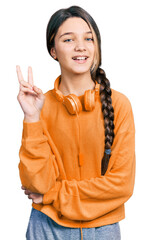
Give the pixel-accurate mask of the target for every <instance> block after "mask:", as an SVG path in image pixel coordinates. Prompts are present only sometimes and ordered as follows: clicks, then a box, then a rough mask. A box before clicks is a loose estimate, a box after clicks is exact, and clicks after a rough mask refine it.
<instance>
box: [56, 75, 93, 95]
mask: <svg viewBox="0 0 152 240" xmlns="http://www.w3.org/2000/svg"><path fill="white" fill-rule="evenodd" d="M94 88H95V82H94V81H93V80H92V78H91V74H90V73H85V74H71V73H70V74H63V73H61V82H60V84H59V90H60V91H61V92H62V94H63V95H69V94H71V93H72V94H75V95H76V96H81V95H83V94H84V92H85V91H86V90H88V89H91V90H93V89H94Z"/></svg>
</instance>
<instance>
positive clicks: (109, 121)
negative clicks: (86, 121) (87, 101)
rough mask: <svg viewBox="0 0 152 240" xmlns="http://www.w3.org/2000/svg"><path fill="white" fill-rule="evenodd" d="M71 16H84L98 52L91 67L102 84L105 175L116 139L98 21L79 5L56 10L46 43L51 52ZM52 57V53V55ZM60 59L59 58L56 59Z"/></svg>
mask: <svg viewBox="0 0 152 240" xmlns="http://www.w3.org/2000/svg"><path fill="white" fill-rule="evenodd" d="M70 17H79V18H82V19H83V20H84V21H85V22H86V23H87V24H88V26H89V27H90V29H91V30H92V34H93V39H94V44H95V48H96V52H95V53H96V54H95V57H94V61H93V64H92V66H91V69H90V73H91V77H92V79H93V81H95V80H96V81H97V82H98V83H99V84H100V90H99V91H100V100H101V103H102V113H103V117H104V127H105V151H104V156H103V158H102V160H101V175H105V173H106V171H107V168H108V163H109V160H110V157H111V146H112V143H113V140H114V136H115V135H114V109H113V106H112V99H111V89H110V82H109V80H108V79H107V78H106V74H105V71H104V70H103V69H102V68H100V65H101V37H100V32H99V29H98V27H97V24H96V22H95V21H94V19H93V18H92V17H91V15H90V14H89V13H88V12H87V11H85V10H84V9H83V8H81V7H79V6H71V7H69V8H63V9H60V10H58V11H56V12H55V13H54V14H53V15H52V16H51V18H50V20H49V22H48V25H47V29H46V44H47V49H48V52H49V54H50V55H51V49H52V48H53V47H54V39H55V36H56V34H57V31H58V29H59V27H60V26H61V24H62V23H63V22H64V21H65V20H67V19H68V18H70ZM51 57H52V55H51ZM55 60H56V61H58V59H55Z"/></svg>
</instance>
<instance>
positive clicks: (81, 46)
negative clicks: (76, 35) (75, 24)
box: [74, 41, 86, 52]
mask: <svg viewBox="0 0 152 240" xmlns="http://www.w3.org/2000/svg"><path fill="white" fill-rule="evenodd" d="M74 50H75V51H80V52H83V51H86V47H85V44H84V42H83V41H77V42H76V44H75V48H74Z"/></svg>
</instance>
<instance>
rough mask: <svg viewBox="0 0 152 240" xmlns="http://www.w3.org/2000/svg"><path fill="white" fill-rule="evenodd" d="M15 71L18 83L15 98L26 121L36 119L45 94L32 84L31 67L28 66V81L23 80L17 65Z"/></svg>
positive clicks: (38, 116)
mask: <svg viewBox="0 0 152 240" xmlns="http://www.w3.org/2000/svg"><path fill="white" fill-rule="evenodd" d="M16 71H17V76H18V80H19V84H20V90H19V94H18V95H17V100H18V101H19V103H20V105H21V108H22V110H23V112H24V120H26V121H28V122H35V121H38V120H39V118H40V113H41V109H42V107H43V104H44V101H45V96H44V94H43V92H42V90H41V89H39V88H37V87H36V86H34V82H33V73H32V68H31V67H28V82H26V81H24V79H23V76H22V72H21V69H20V67H19V66H16Z"/></svg>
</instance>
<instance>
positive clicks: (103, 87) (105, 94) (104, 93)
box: [96, 68, 115, 175]
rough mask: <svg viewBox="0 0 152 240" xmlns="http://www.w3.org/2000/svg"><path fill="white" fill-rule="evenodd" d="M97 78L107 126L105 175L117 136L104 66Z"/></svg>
mask: <svg viewBox="0 0 152 240" xmlns="http://www.w3.org/2000/svg"><path fill="white" fill-rule="evenodd" d="M96 80H97V82H98V83H99V84H100V100H101V103H102V113H103V117H104V127H105V152H104V156H103V158H102V164H101V175H104V174H105V172H106V170H107V168H108V163H109V159H110V157H111V154H110V152H111V146H112V143H113V140H114V136H115V134H114V123H113V121H114V109H113V106H112V99H111V88H110V82H109V80H108V79H107V78H106V74H105V72H104V70H103V69H102V68H98V69H97V71H96Z"/></svg>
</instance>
